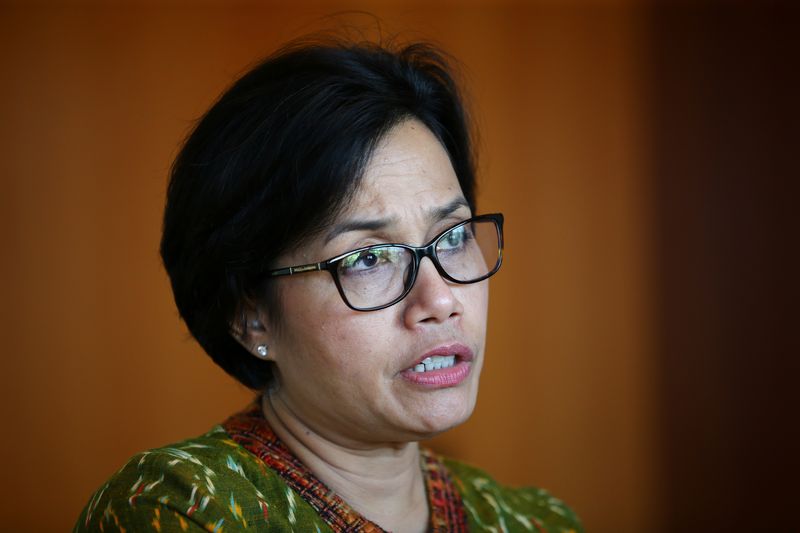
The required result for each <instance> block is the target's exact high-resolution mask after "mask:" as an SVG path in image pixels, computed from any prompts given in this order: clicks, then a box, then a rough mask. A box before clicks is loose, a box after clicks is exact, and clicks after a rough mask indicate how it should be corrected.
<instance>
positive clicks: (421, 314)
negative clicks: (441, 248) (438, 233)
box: [404, 257, 464, 328]
mask: <svg viewBox="0 0 800 533" xmlns="http://www.w3.org/2000/svg"><path fill="white" fill-rule="evenodd" d="M463 310H464V308H463V306H462V304H461V301H460V300H459V299H458V298H457V297H456V295H455V294H454V293H453V286H452V285H450V284H449V283H448V282H447V281H446V280H445V279H444V278H442V276H441V275H440V274H439V272H438V271H437V270H436V267H435V266H434V264H433V262H431V260H430V258H428V257H424V258H423V259H422V261H420V265H419V271H418V272H417V279H416V281H415V282H414V287H412V289H411V292H410V293H409V294H408V296H406V298H405V308H404V321H405V323H406V326H407V327H409V328H413V327H416V326H417V325H418V324H421V323H440V322H444V321H446V320H448V319H449V318H451V317H458V316H461V314H462V313H463Z"/></svg>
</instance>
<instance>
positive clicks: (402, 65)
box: [75, 41, 580, 532]
mask: <svg viewBox="0 0 800 533" xmlns="http://www.w3.org/2000/svg"><path fill="white" fill-rule="evenodd" d="M502 225H503V217H502V215H499V214H496V215H483V216H475V194H474V168H473V160H472V149H471V144H470V136H469V129H468V121H467V119H466V116H465V112H464V110H463V108H462V104H461V101H460V98H459V95H458V91H457V87H456V85H455V83H454V82H453V79H452V78H451V76H450V74H449V72H448V67H447V64H446V62H445V60H444V59H443V58H442V56H441V54H440V53H438V52H436V51H435V50H434V49H432V48H431V47H429V46H425V45H421V44H415V45H411V46H407V47H405V48H402V49H399V50H392V49H388V48H383V47H380V46H377V45H371V44H363V43H359V44H354V43H348V42H341V41H316V42H309V41H306V42H302V43H295V44H293V45H290V46H288V47H286V48H284V49H282V50H280V51H279V52H278V53H277V54H275V55H273V56H272V57H270V58H268V59H267V60H266V61H265V62H263V63H262V64H260V65H259V66H257V67H256V68H254V69H253V70H252V71H250V72H249V73H248V74H246V75H245V76H244V77H243V78H241V79H240V80H239V81H238V82H237V83H236V84H234V86H233V87H232V88H231V89H229V90H228V91H227V92H226V93H225V94H223V96H222V97H221V98H220V100H219V101H218V102H217V103H216V104H214V106H213V107H212V108H211V109H210V110H209V112H208V113H207V114H206V115H205V116H204V117H203V118H202V119H201V120H200V122H199V123H198V125H197V126H196V128H195V129H194V131H193V132H192V133H191V135H190V136H189V138H188V139H187V141H186V143H185V145H184V147H183V149H182V151H181V152H180V154H179V156H178V157H177V159H176V161H175V164H174V166H173V169H172V175H171V180H170V184H169V190H168V196H167V206H166V212H165V217H164V233H163V240H162V244H161V253H162V257H163V259H164V264H165V266H166V269H167V272H168V273H169V276H170V279H171V282H172V288H173V292H174V295H175V301H176V303H177V306H178V309H179V310H180V313H181V315H182V317H183V319H184V320H185V322H186V324H187V326H188V327H189V330H190V331H191V333H192V335H193V336H194V337H195V338H196V339H197V340H198V342H199V343H200V344H201V345H202V346H203V348H204V349H205V351H206V352H208V354H209V355H210V356H211V357H212V358H213V359H214V361H215V362H216V363H217V364H219V365H220V366H221V367H222V368H223V369H225V370H226V371H227V372H228V373H230V374H231V375H232V376H233V377H234V378H236V379H237V380H239V381H240V382H241V383H243V384H245V385H247V386H248V387H250V388H252V389H253V390H255V391H257V392H258V393H259V395H258V399H257V400H256V402H255V403H254V404H253V405H251V406H250V407H249V408H248V409H247V410H245V411H243V412H241V413H239V414H236V415H234V416H232V417H231V418H229V419H228V420H227V421H226V422H224V423H223V424H221V425H220V426H217V427H215V428H214V429H212V430H211V431H210V432H209V433H207V434H206V435H203V436H201V437H198V438H194V439H189V440H186V441H183V442H181V443H178V444H175V445H172V446H168V447H164V448H159V449H156V450H151V451H148V452H144V453H143V454H140V455H138V456H135V457H133V458H132V459H131V460H130V461H129V462H128V463H127V464H126V465H125V466H124V467H123V468H122V469H121V470H120V471H119V472H118V473H117V474H115V475H114V476H113V477H112V478H111V480H109V481H108V482H107V483H106V484H105V485H103V486H102V487H101V488H100V489H99V490H98V491H97V492H96V493H95V495H94V496H92V498H91V499H90V501H89V503H88V505H87V506H86V508H85V510H84V511H83V513H82V515H81V517H80V518H79V521H78V523H77V525H76V528H75V531H97V530H102V531H117V530H119V531H122V530H127V531H131V530H133V531H141V530H151V529H153V530H156V531H201V530H207V531H226V532H229V531H243V530H247V529H252V530H263V531H292V530H294V531H331V530H333V531H382V530H387V531H425V530H433V531H467V530H472V531H480V530H493V531H500V530H509V531H559V532H560V531H575V530H579V529H580V525H579V523H578V521H577V519H576V517H575V516H574V514H572V512H571V511H570V510H569V509H568V508H566V507H565V506H564V505H563V504H562V503H561V502H559V501H558V500H556V499H554V498H552V497H550V496H549V495H548V494H547V493H545V492H543V491H540V490H536V489H517V490H513V489H507V488H504V487H502V486H499V485H498V484H497V483H495V482H494V481H493V480H492V479H491V478H489V477H488V476H486V475H485V474H484V473H483V472H481V471H479V470H477V469H474V468H472V467H469V466H466V465H463V464H461V463H458V462H456V461H452V460H449V459H444V458H441V457H438V456H436V455H435V454H433V453H431V452H429V451H427V450H424V449H421V448H420V446H419V445H418V442H419V441H420V440H422V439H426V438H430V437H432V436H434V435H436V434H438V433H440V432H442V431H445V430H447V429H450V428H452V427H454V426H456V425H458V424H460V423H462V422H464V421H465V420H466V419H467V418H468V417H469V415H470V414H471V413H472V410H473V407H474V405H475V399H476V395H477V391H478V378H479V376H480V370H481V367H482V365H483V360H484V357H485V354H484V340H485V333H486V312H487V301H488V284H487V282H486V279H487V278H488V277H489V276H491V275H493V274H494V273H495V272H497V270H498V269H499V268H500V264H501V258H502ZM323 271H327V272H323Z"/></svg>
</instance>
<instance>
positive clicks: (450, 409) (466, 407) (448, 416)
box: [415, 394, 476, 440]
mask: <svg viewBox="0 0 800 533" xmlns="http://www.w3.org/2000/svg"><path fill="white" fill-rule="evenodd" d="M458 396H461V395H458ZM475 399H476V398H475V395H474V394H470V395H469V396H468V397H463V396H461V397H460V398H448V399H446V400H449V401H440V402H437V403H436V405H433V406H430V408H429V409H427V410H426V412H425V413H424V414H420V415H419V416H418V417H417V422H418V426H417V427H416V428H415V430H416V434H417V439H416V440H424V439H430V438H433V437H435V436H436V435H439V434H440V433H443V432H445V431H448V430H450V429H453V428H454V427H456V426H459V425H461V424H463V423H464V422H466V421H467V420H468V419H469V417H470V416H471V415H472V411H473V410H474V409H475Z"/></svg>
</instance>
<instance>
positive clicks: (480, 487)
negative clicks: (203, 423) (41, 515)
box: [74, 402, 583, 533]
mask: <svg viewBox="0 0 800 533" xmlns="http://www.w3.org/2000/svg"><path fill="white" fill-rule="evenodd" d="M421 468H422V470H423V473H424V475H425V480H426V489H427V495H428V504H429V508H430V523H429V530H430V531H442V532H444V531H447V532H456V531H495V532H500V531H533V532H537V533H544V532H547V533H578V532H582V531H583V529H582V527H581V525H580V522H579V520H578V518H577V517H576V516H575V514H574V513H573V512H572V511H571V510H570V509H569V508H568V507H567V506H566V505H564V503H562V502H561V501H560V500H558V499H556V498H553V497H552V496H550V495H549V494H548V493H547V492H545V491H543V490H540V489H534V488H523V489H510V488H506V487H503V486H501V485H499V484H498V483H496V482H495V481H494V480H492V479H491V478H490V477H489V476H487V475H486V474H485V473H484V472H482V471H481V470H478V469H476V468H473V467H470V466H467V465H465V464H463V463H460V462H457V461H453V460H450V459H444V458H441V457H439V456H436V455H434V454H433V453H431V452H430V451H427V450H423V451H422V461H421ZM85 531H92V532H94V531H103V532H117V531H119V532H125V531H135V532H140V531H157V532H162V531H163V532H173V531H189V532H200V531H210V532H218V533H225V532H228V533H229V532H238V531H297V532H305V531H312V532H315V531H317V532H332V531H333V532H340V531H341V532H345V531H347V532H364V533H371V532H380V531H383V530H382V529H381V528H380V527H379V526H378V525H377V524H374V523H372V522H370V521H369V520H368V519H366V518H365V517H363V516H362V515H360V514H359V513H357V512H356V511H355V510H353V509H352V508H350V507H349V506H348V505H347V503H346V502H344V501H343V500H341V499H340V498H339V497H338V496H337V495H336V494H334V493H333V492H332V491H331V490H330V489H328V488H327V487H326V486H325V485H324V484H323V483H322V482H321V481H319V480H318V479H316V477H315V476H314V475H313V474H312V473H311V472H310V471H309V470H308V469H307V468H306V467H305V466H304V465H303V464H302V463H301V462H300V461H299V460H298V459H297V457H296V456H294V455H293V454H292V453H291V451H289V450H288V448H286V446H285V445H284V444H283V443H282V442H281V441H280V440H279V439H278V438H277V436H276V435H275V434H274V433H273V432H272V430H271V429H270V428H269V426H268V425H267V423H266V420H265V419H264V418H263V416H262V415H261V412H260V409H259V408H258V403H257V402H256V403H254V404H253V405H251V406H250V407H248V409H247V410H245V411H243V412H241V413H238V414H236V415H234V416H232V417H231V418H229V419H228V420H227V421H226V422H225V423H223V424H221V425H218V426H216V427H214V428H213V429H212V430H211V431H209V432H208V433H206V434H205V435H202V436H200V437H197V438H193V439H188V440H185V441H182V442H179V443H177V444H174V445H171V446H166V447H163V448H157V449H154V450H149V451H146V452H143V453H140V454H138V455H135V456H134V457H133V458H131V459H130V460H129V461H128V462H127V463H126V464H125V466H123V467H122V468H121V469H120V470H119V471H118V472H117V473H116V474H114V475H113V476H112V477H111V479H109V480H108V481H107V482H106V483H105V484H104V485H103V486H102V487H100V489H99V490H98V491H97V492H95V493H94V495H92V497H91V499H90V500H89V503H88V504H87V505H86V508H85V509H84V510H83V512H82V513H81V515H80V517H79V519H78V522H77V523H76V525H75V528H74V532H75V533H80V532H85Z"/></svg>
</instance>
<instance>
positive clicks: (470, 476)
mask: <svg viewBox="0 0 800 533" xmlns="http://www.w3.org/2000/svg"><path fill="white" fill-rule="evenodd" d="M443 462H444V464H445V466H447V469H448V471H449V472H450V475H451V476H452V477H453V478H454V481H455V483H456V485H457V486H458V488H459V490H460V492H461V497H462V499H463V501H464V506H465V507H466V510H467V516H468V519H469V522H470V526H471V530H478V531H480V530H482V529H492V528H499V529H500V530H502V531H534V532H537V533H539V532H544V531H546V532H549V533H567V532H574V533H579V532H582V531H583V526H582V524H581V522H580V519H579V518H578V517H577V515H576V514H575V513H574V512H573V511H572V509H570V508H569V507H568V506H567V505H566V504H565V503H564V502H562V501H561V500H559V499H558V498H555V497H553V496H552V495H551V494H550V493H549V492H547V491H546V490H543V489H539V488H534V487H523V488H511V487H506V486H503V485H501V484H499V483H497V482H496V481H495V480H494V479H492V478H491V477H490V476H489V475H488V474H487V473H486V472H484V471H483V470H481V469H479V468H475V467H474V466H470V465H468V464H465V463H462V462H460V461H456V460H453V459H448V458H443Z"/></svg>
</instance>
